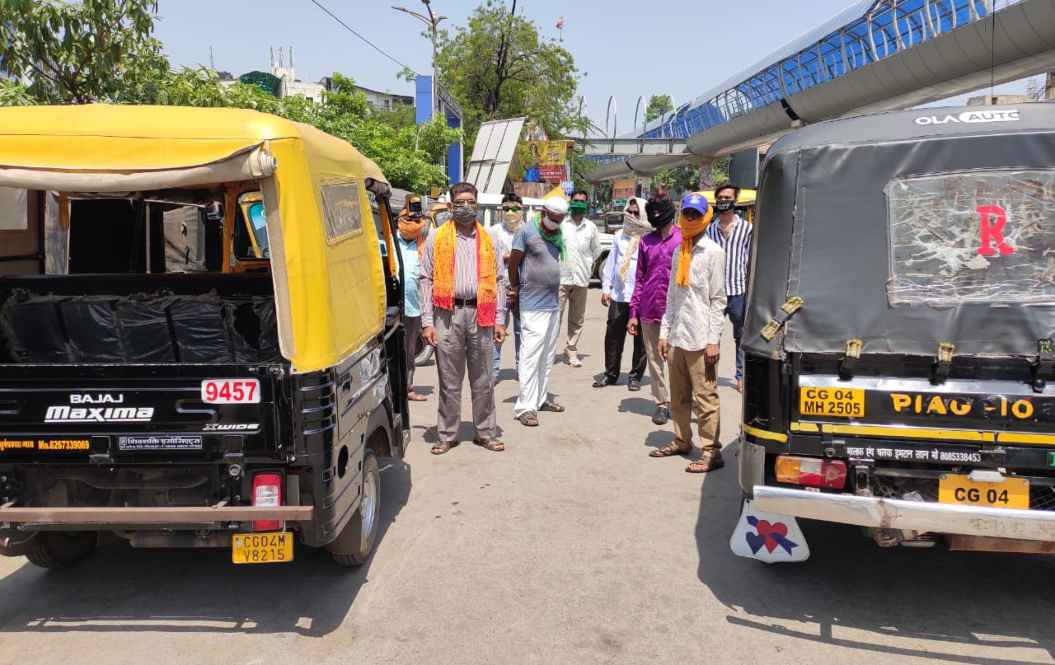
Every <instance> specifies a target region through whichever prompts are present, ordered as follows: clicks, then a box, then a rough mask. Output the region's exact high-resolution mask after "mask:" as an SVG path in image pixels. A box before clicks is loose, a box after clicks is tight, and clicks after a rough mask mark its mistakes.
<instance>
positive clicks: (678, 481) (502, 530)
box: [0, 291, 1055, 665]
mask: <svg viewBox="0 0 1055 665" xmlns="http://www.w3.org/2000/svg"><path fill="white" fill-rule="evenodd" d="M604 315H605V310H604V309H603V308H602V307H601V306H600V302H599V295H598V292H597V291H593V292H591V300H590V306H589V310H588V316H589V318H588V321H587V326H586V331H585V334H584V335H583V340H584V341H583V350H584V352H585V367H583V368H581V369H574V368H571V367H569V366H567V365H561V366H558V367H557V368H555V370H554V373H553V379H552V382H553V387H554V388H555V390H556V392H557V393H558V394H559V396H560V400H561V401H562V402H563V403H564V404H565V405H566V406H567V407H568V412H567V413H565V414H542V426H541V427H539V428H538V429H533V430H529V429H526V428H524V427H521V426H520V425H519V424H517V423H516V422H515V421H513V418H512V403H513V395H514V391H515V390H516V384H515V382H514V381H512V380H511V372H510V370H509V369H506V370H505V371H504V372H503V374H502V378H503V379H505V380H503V381H502V383H500V384H499V386H498V391H497V399H498V401H499V403H500V411H499V422H500V424H501V425H502V427H503V428H504V429H505V432H504V436H503V438H504V440H505V441H506V443H507V445H508V447H509V450H508V451H507V452H505V453H501V454H496V453H492V452H488V451H486V450H483V449H481V448H478V447H476V446H472V445H468V444H463V445H461V446H459V447H458V448H455V449H454V450H453V451H451V452H450V453H449V454H447V455H445V456H442V457H433V456H432V455H430V454H429V450H428V448H429V446H428V445H427V444H426V442H425V439H426V437H427V436H428V432H427V428H428V427H429V426H431V425H433V424H434V421H435V411H434V409H435V398H434V395H433V398H432V399H430V401H429V402H425V403H423V404H416V405H414V409H415V411H414V420H415V425H414V431H413V443H412V445H411V448H410V451H409V453H408V455H407V457H406V459H405V460H404V461H403V462H402V463H399V462H394V463H391V464H389V465H388V466H387V467H386V468H385V470H384V474H383V478H384V492H383V500H384V507H383V515H384V522H383V525H384V526H383V528H384V533H383V537H382V540H381V542H380V545H379V547H378V549H377V552H376V555H375V556H374V558H373V559H372V561H371V562H370V563H369V564H368V565H367V566H365V567H364V568H362V569H361V570H358V571H353V572H349V571H347V570H344V569H341V568H337V567H335V566H334V565H332V564H331V563H330V562H329V560H328V558H327V557H326V556H325V555H323V554H319V553H316V552H311V551H308V550H304V549H300V550H298V551H297V560H296V561H295V562H294V563H292V564H290V565H286V566H281V565H280V566H274V567H266V566H261V567H235V566H232V565H231V564H230V561H229V559H230V554H229V553H228V552H226V551H215V550H199V551H155V550H138V551H134V550H130V549H128V548H126V547H123V546H121V545H116V544H115V545H112V546H109V547H107V548H105V549H104V550H102V551H100V552H99V553H98V554H97V555H96V556H95V557H94V558H93V559H91V560H90V561H88V562H87V563H86V564H84V565H82V566H80V567H78V568H76V569H74V570H69V571H62V572H52V573H49V572H45V571H41V570H38V569H36V568H34V567H33V566H32V565H30V564H28V563H27V562H26V561H25V560H24V559H2V560H0V663H2V664H7V663H11V664H15V663H17V664H18V665H35V664H37V663H83V662H91V663H99V664H103V663H106V664H109V663H128V664H134V665H143V663H149V664H150V665H164V664H168V663H195V664H202V665H205V664H214V663H215V664H221V663H222V664H232V665H234V664H237V665H243V664H244V665H249V664H268V663H284V664H288V663H312V664H313V665H322V664H328V663H334V664H336V663H342V664H343V663H364V664H370V665H373V664H377V663H408V664H415V665H417V664H427V665H437V664H441V663H452V664H454V663H457V664H462V663H466V664H475V663H479V664H488V665H490V664H506V663H542V664H545V665H553V664H555V663H621V664H622V663H626V664H637V663H649V664H662V663H689V662H696V663H700V662H706V663H721V664H724V663H729V664H733V663H736V664H739V663H774V664H775V663H850V662H852V663H855V665H857V664H863V663H884V664H885V663H891V662H905V663H924V662H928V661H947V662H957V663H971V664H990V663H993V664H995V663H1051V662H1053V661H1055V601H1053V598H1055V594H1053V593H1052V592H1053V589H1055V563H1053V561H1055V560H1053V559H1052V558H1049V557H1016V556H1011V555H990V554H974V553H970V554H967V553H959V554H956V553H953V554H950V553H944V552H940V551H919V550H881V549H879V548H877V547H875V546H874V545H873V544H872V543H871V541H868V540H865V539H863V538H861V537H859V535H858V533H857V532H856V531H855V530H853V529H848V528H835V527H824V526H813V527H812V528H808V530H807V536H808V537H809V538H810V541H811V548H812V551H813V559H812V560H811V561H810V562H808V563H806V564H800V565H791V566H788V565H785V566H780V567H766V566H765V565H764V564H759V563H756V562H753V561H748V560H744V559H738V558H736V557H734V556H733V555H732V554H730V552H729V545H728V540H729V535H730V533H731V531H732V528H733V524H734V522H735V520H736V517H737V510H738V506H739V490H738V488H737V486H736V475H735V453H736V445H735V444H734V443H732V442H733V440H734V439H735V437H736V434H737V429H738V428H737V417H738V415H739V409H740V404H739V396H738V394H737V393H736V392H735V390H733V388H732V382H731V376H732V351H731V348H730V347H731V345H730V344H729V343H728V342H730V341H731V340H726V341H727V343H726V344H725V345H724V347H723V354H722V376H723V377H724V380H723V381H722V387H721V398H722V421H723V428H722V439H723V441H724V442H725V443H726V444H727V455H728V456H727V459H728V462H729V463H728V465H727V466H726V468H725V469H723V470H721V471H719V472H716V473H714V474H711V475H709V476H708V477H706V478H705V477H702V476H698V475H690V474H687V473H685V472H684V467H685V461H684V460H683V459H681V458H670V459H664V460H656V459H650V458H649V457H648V451H649V450H650V449H651V448H653V447H656V446H660V445H663V444H665V443H667V442H668V441H670V440H671V438H672V435H671V434H670V429H669V427H667V428H656V427H655V426H653V425H652V423H651V421H650V419H649V416H650V415H651V412H652V403H651V400H650V396H649V393H648V390H647V386H646V389H645V390H644V391H642V392H640V393H630V392H628V391H627V390H626V388H625V386H623V385H620V386H616V387H610V388H605V389H603V390H595V389H593V388H591V387H590V384H591V382H592V381H593V378H594V374H595V373H597V372H599V371H600V368H601V362H602V361H601V358H602V336H603V330H604ZM626 353H627V360H629V354H630V349H629V348H627V352H626ZM511 364H512V344H508V345H507V348H506V363H505V365H506V367H507V368H508V367H510V366H511ZM419 384H420V385H422V386H425V387H426V388H425V392H431V390H430V389H429V387H431V386H435V371H434V368H433V367H426V368H422V369H421V370H419ZM465 392H466V394H467V393H468V390H467V389H466V391H465ZM465 413H466V414H467V413H468V409H467V408H466V411H465Z"/></svg>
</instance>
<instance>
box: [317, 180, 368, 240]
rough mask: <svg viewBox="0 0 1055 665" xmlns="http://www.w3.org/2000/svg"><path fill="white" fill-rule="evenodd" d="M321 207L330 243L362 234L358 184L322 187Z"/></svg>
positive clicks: (347, 182) (346, 183)
mask: <svg viewBox="0 0 1055 665" xmlns="http://www.w3.org/2000/svg"><path fill="white" fill-rule="evenodd" d="M320 189H321V191H322V206H323V210H324V213H325V215H326V237H327V238H328V239H329V240H330V242H335V241H337V240H342V239H344V238H345V237H348V236H352V235H358V234H359V233H362V232H363V214H362V210H361V208H360V205H359V184H358V183H356V182H354V181H342V182H331V183H326V184H324V185H322V187H321V188H320Z"/></svg>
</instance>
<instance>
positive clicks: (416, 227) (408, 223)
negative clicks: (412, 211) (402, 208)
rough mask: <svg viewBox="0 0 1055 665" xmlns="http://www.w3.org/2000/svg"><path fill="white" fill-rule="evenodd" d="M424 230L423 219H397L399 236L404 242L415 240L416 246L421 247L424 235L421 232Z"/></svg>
mask: <svg viewBox="0 0 1055 665" xmlns="http://www.w3.org/2000/svg"><path fill="white" fill-rule="evenodd" d="M424 230H425V218H424V217H422V218H420V219H408V218H406V217H400V218H399V235H400V236H402V237H403V239H404V240H417V241H418V245H421V244H422V243H423V242H424V241H425V238H424V234H423V233H422V231H424Z"/></svg>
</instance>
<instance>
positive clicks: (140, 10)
mask: <svg viewBox="0 0 1055 665" xmlns="http://www.w3.org/2000/svg"><path fill="white" fill-rule="evenodd" d="M0 9H2V10H3V11H2V15H3V16H4V19H3V20H2V21H0V71H3V72H6V73H7V74H9V75H10V76H12V77H14V78H15V79H20V80H21V79H25V80H28V81H30V84H29V86H28V90H29V92H30V94H32V95H33V97H34V98H35V99H37V100H39V101H41V102H45V103H56V104H70V103H74V104H83V103H86V102H90V101H94V100H110V101H113V100H117V99H120V98H121V97H122V96H123V95H122V91H123V90H124V88H125V87H126V86H127V85H129V84H131V85H132V86H135V85H136V84H137V83H138V82H139V81H140V80H141V79H142V78H143V77H144V76H147V75H148V73H149V72H150V71H152V70H154V69H156V67H157V66H158V64H159V63H160V62H161V61H162V60H164V58H163V56H162V55H161V44H160V42H158V41H157V40H156V39H154V38H153V36H152V35H153V31H154V20H155V16H156V12H157V2H156V0H82V1H81V2H79V3H76V4H73V3H66V2H61V1H58V0H0Z"/></svg>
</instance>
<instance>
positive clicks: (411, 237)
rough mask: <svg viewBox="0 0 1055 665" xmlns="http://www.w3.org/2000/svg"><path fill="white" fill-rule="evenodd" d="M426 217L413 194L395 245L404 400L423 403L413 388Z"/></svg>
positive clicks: (419, 200) (403, 216) (422, 398)
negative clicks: (399, 266)
mask: <svg viewBox="0 0 1055 665" xmlns="http://www.w3.org/2000/svg"><path fill="white" fill-rule="evenodd" d="M428 228H429V225H428V218H427V217H426V216H425V215H423V214H422V212H421V197H420V196H418V195H416V194H412V195H410V196H408V197H407V202H406V205H404V207H403V209H402V210H400V211H399V234H398V236H397V242H396V245H397V246H398V247H399V255H400V256H401V257H402V258H403V325H404V327H405V329H406V342H405V344H404V346H405V347H406V362H407V399H408V400H410V401H411V402H424V401H425V399H426V398H425V396H424V395H419V394H418V393H417V392H416V391H415V390H414V359H415V356H416V355H417V354H416V351H417V348H418V337H420V336H421V296H420V295H419V293H418V272H419V265H420V263H419V258H420V257H419V251H420V249H421V248H422V247H423V246H424V245H425V240H426V238H427V237H428Z"/></svg>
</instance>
